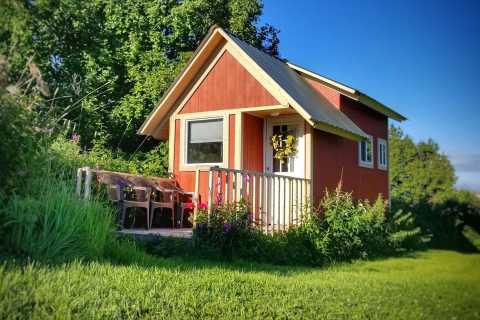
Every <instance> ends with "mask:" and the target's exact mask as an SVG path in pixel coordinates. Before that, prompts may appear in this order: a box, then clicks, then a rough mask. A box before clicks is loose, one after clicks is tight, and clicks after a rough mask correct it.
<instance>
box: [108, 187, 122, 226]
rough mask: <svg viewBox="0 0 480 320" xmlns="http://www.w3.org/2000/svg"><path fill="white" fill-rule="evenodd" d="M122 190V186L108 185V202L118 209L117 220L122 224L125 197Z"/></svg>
mask: <svg viewBox="0 0 480 320" xmlns="http://www.w3.org/2000/svg"><path fill="white" fill-rule="evenodd" d="M122 195H123V194H122V192H121V190H120V186H119V185H117V184H107V196H108V200H110V201H111V202H112V203H113V204H114V205H115V206H116V208H117V214H116V219H117V221H118V223H119V224H120V222H121V221H120V216H121V213H122V202H123V196H122Z"/></svg>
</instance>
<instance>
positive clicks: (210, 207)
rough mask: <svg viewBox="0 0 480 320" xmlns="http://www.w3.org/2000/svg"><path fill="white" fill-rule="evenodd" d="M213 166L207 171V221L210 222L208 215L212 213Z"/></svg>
mask: <svg viewBox="0 0 480 320" xmlns="http://www.w3.org/2000/svg"><path fill="white" fill-rule="evenodd" d="M213 170H214V169H213V168H210V170H209V171H208V212H207V221H208V223H209V224H210V215H211V214H212V208H213Z"/></svg>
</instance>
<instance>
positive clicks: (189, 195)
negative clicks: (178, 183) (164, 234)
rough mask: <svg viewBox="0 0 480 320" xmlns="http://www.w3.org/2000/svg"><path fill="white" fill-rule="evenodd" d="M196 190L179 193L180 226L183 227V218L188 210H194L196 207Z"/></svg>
mask: <svg viewBox="0 0 480 320" xmlns="http://www.w3.org/2000/svg"><path fill="white" fill-rule="evenodd" d="M194 197H195V193H194V192H181V193H179V195H178V198H179V199H178V200H179V208H180V221H179V222H180V223H179V226H180V228H183V219H184V216H185V211H186V210H193V209H194V203H193V201H194Z"/></svg>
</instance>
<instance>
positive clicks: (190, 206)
mask: <svg viewBox="0 0 480 320" xmlns="http://www.w3.org/2000/svg"><path fill="white" fill-rule="evenodd" d="M183 205H184V207H185V209H194V208H195V205H194V204H193V202H187V203H184V204H183Z"/></svg>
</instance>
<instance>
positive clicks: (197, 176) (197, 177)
mask: <svg viewBox="0 0 480 320" xmlns="http://www.w3.org/2000/svg"><path fill="white" fill-rule="evenodd" d="M199 188H200V169H197V170H195V194H194V199H193V202H194V205H195V207H194V208H193V227H194V228H195V226H196V225H197V223H196V221H197V214H198V205H199V204H200V201H199V194H198V193H199V192H198V191H199Z"/></svg>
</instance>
